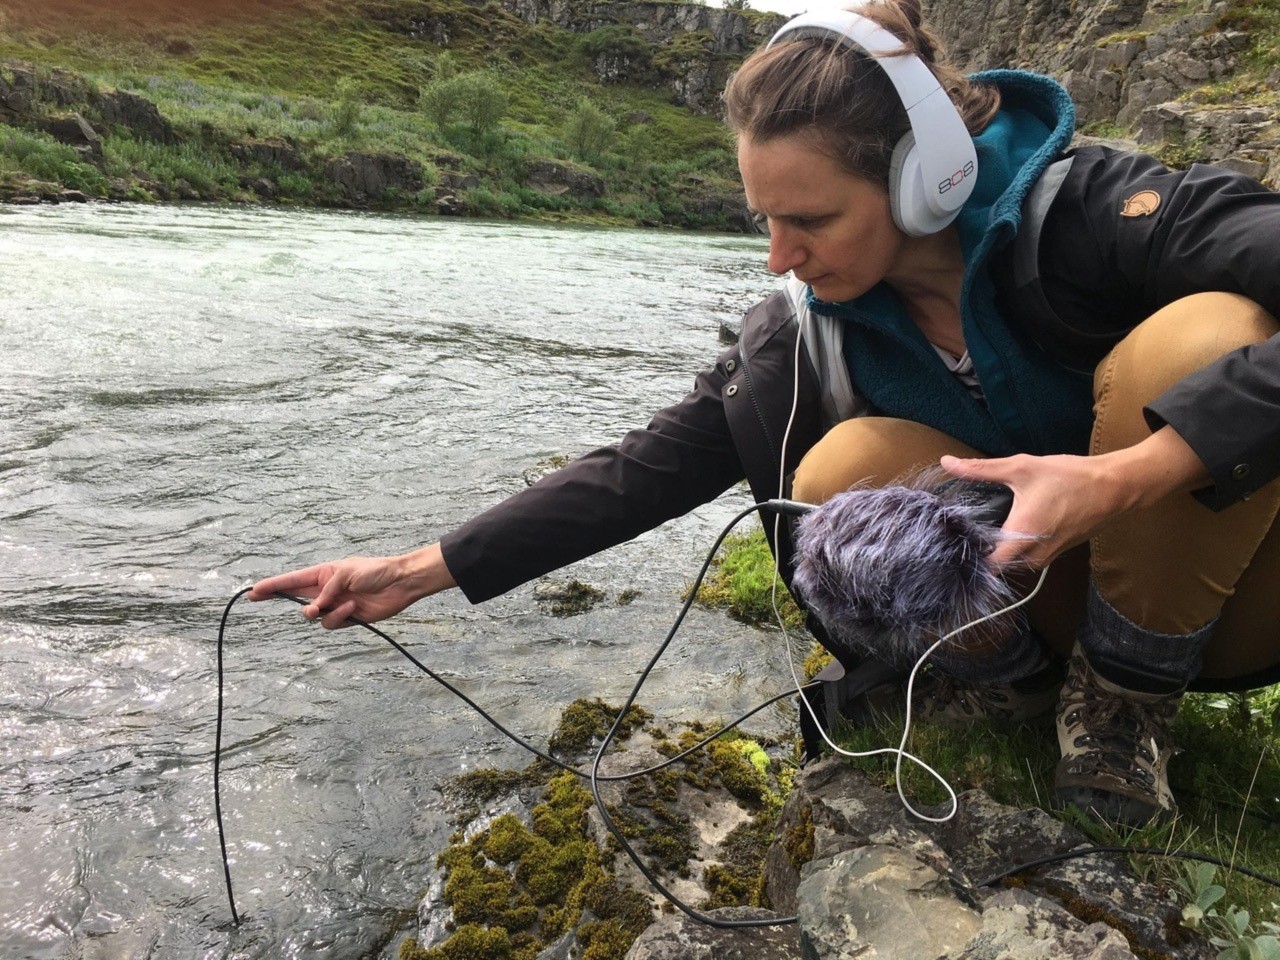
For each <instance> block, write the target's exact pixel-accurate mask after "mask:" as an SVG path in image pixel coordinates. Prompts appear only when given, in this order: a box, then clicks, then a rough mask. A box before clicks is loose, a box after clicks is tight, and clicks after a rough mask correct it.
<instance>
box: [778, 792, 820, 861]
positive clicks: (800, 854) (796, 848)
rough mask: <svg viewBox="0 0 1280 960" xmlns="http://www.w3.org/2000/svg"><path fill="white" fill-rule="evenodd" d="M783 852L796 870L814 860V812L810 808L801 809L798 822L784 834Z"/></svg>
mask: <svg viewBox="0 0 1280 960" xmlns="http://www.w3.org/2000/svg"><path fill="white" fill-rule="evenodd" d="M782 850H783V852H784V853H786V855H787V860H788V862H790V864H791V866H792V867H794V868H795V869H796V870H799V869H800V868H801V867H803V866H804V865H805V864H806V863H808V862H809V861H810V860H812V859H813V810H812V809H811V808H810V807H803V808H801V810H800V813H799V815H798V816H797V817H796V822H795V823H794V824H793V825H792V826H791V828H790V829H789V830H787V831H786V833H784V834H783V836H782Z"/></svg>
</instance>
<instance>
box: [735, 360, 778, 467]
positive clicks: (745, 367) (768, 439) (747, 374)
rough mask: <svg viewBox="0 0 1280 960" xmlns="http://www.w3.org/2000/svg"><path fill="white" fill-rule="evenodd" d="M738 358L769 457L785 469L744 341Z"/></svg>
mask: <svg viewBox="0 0 1280 960" xmlns="http://www.w3.org/2000/svg"><path fill="white" fill-rule="evenodd" d="M738 356H739V357H740V358H741V359H742V381H743V383H744V384H746V387H747V394H748V395H749V396H750V397H751V405H752V406H753V407H754V408H755V411H756V417H757V418H758V419H759V421H760V431H761V432H762V433H763V434H764V442H765V443H766V444H768V446H769V455H770V456H771V457H772V458H773V459H774V460H775V461H777V462H778V466H779V469H784V468H785V464H783V463H781V457H780V456H779V454H778V449H777V447H775V446H774V444H773V435H772V434H771V433H769V424H768V423H767V422H766V421H765V418H764V411H763V410H761V409H760V400H759V398H758V397H757V396H756V388H755V386H754V384H752V382H751V365H750V364H749V363H748V362H747V352H746V351H745V350H743V349H742V341H741V340H739V341H738Z"/></svg>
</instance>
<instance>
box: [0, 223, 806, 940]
mask: <svg viewBox="0 0 1280 960" xmlns="http://www.w3.org/2000/svg"><path fill="white" fill-rule="evenodd" d="M763 260H764V249H763V247H762V245H761V242H760V241H759V240H757V239H755V238H742V237H724V236H705V235H690V234H675V233H666V232H644V231H622V230H602V229H585V228H569V227H556V226H543V225H528V224H505V223H503V224H494V223H483V222H475V221H455V220H441V219H411V218H402V217H392V216H371V215H360V214H349V213H327V212H288V211H265V210H251V209H217V208H202V207H143V206H105V205H90V206H69V207H68V206H63V207H57V208H7V209H6V208H0V263H3V265H4V267H3V270H2V271H0V384H2V389H0V957H3V958H5V960H9V958H63V957H65V958H86V960H87V958H103V960H105V958H135V957H155V958H165V960H171V958H172V960H185V958H197V957H198V958H209V957H273V958H274V957H297V958H335V960H336V958H343V960H345V958H359V957H377V956H379V955H383V956H386V955H389V954H390V953H391V952H393V951H394V947H395V943H396V942H397V941H398V940H399V938H400V937H401V935H402V934H403V932H404V930H405V929H406V926H405V925H406V922H407V915H406V911H407V910H412V908H413V907H414V906H415V904H416V900H417V898H418V896H419V894H420V892H421V888H422V886H423V884H424V882H425V878H426V876H427V874H428V873H429V871H430V868H431V862H432V859H433V856H434V853H435V852H436V851H438V849H439V848H440V846H441V844H442V843H443V841H444V838H445V837H446V836H447V835H448V834H449V832H450V831H451V829H452V825H451V824H450V822H449V818H448V816H447V812H446V810H445V809H444V805H443V801H442V799H441V796H440V793H439V789H438V787H439V784H440V781H441V779H442V778H444V777H447V776H449V775H452V774H456V773H459V772H462V771H466V770H469V769H473V768H475V767H477V766H486V765H499V766H516V765H522V764H523V763H524V762H525V758H524V757H523V756H522V755H521V753H520V751H519V750H518V749H517V748H515V747H512V746H510V745H509V744H507V743H506V742H505V741H504V740H502V739H501V738H500V737H499V736H498V735H497V734H495V733H494V732H493V731H492V730H491V729H490V728H488V727H487V726H485V725H484V724H483V722H482V721H480V720H479V719H478V718H477V717H475V716H474V715H473V714H471V713H470V712H469V711H468V710H467V708H466V707H465V706H463V705H462V704H461V703H459V702H457V701H456V700H454V699H453V698H452V697H451V695H449V694H448V693H447V692H446V691H444V690H443V689H440V688H438V687H437V686H435V685H434V684H433V683H431V682H430V681H429V680H427V679H426V678H425V677H422V676H421V675H420V674H418V673H416V672H415V671H414V670H413V669H412V667H411V666H410V665H408V664H407V663H406V662H405V661H403V660H402V659H401V658H400V657H399V655H398V654H396V653H395V652H394V651H393V650H391V649H390V648H389V647H387V646H386V645H385V644H383V643H382V642H381V641H379V640H377V639H376V638H373V637H371V636H370V635H368V634H366V633H363V632H359V633H357V632H355V631H338V632H325V631H323V630H320V629H319V628H317V627H315V626H313V625H309V624H306V623H305V622H303V621H302V620H301V619H300V617H299V616H298V613H297V609H296V608H295V607H294V606H293V605H292V604H289V603H287V602H285V601H278V602H269V603H263V604H254V605H250V604H242V605H239V606H237V607H236V608H235V610H234V611H233V613H232V617H231V627H230V631H231V632H230V636H229V638H228V648H227V652H226V661H227V709H228V714H227V721H226V722H227V727H226V743H227V747H228V749H227V752H226V754H225V757H224V764H223V809H224V814H225V816H226V823H227V830H228V843H229V848H230V854H231V858H232V871H233V877H234V879H235V881H236V885H237V889H236V892H237V905H238V907H239V909H240V911H241V914H242V918H243V921H244V922H243V925H242V926H241V927H240V928H239V929H234V928H232V927H231V925H230V914H229V911H228V908H227V903H226V895H225V891H224V887H223V884H222V864H221V860H220V857H219V854H218V842H217V834H216V831H215V823H214V819H213V798H212V767H211V764H212V756H213V750H212V745H213V736H214V709H215V689H216V688H215V681H216V674H215V669H214V668H215V636H216V627H217V620H218V616H219V615H220V613H221V609H222V607H223V605H224V604H225V603H226V601H227V600H228V599H229V597H230V596H231V595H232V594H233V593H234V592H235V591H236V590H237V589H238V588H240V587H242V586H245V585H247V584H248V583H251V582H253V581H254V580H256V579H258V578H259V577H262V576H265V575H267V574H270V573H275V572H279V571H282V570H285V569H289V568H292V567H294V566H298V565H302V564H307V563H311V562H315V561H318V560H321V559H327V558H332V557H334V556H339V555H345V554H349V553H390V552H400V551H403V550H406V549H409V548H411V547H415V546H418V545H421V544H423V543H426V542H429V541H430V540H432V539H434V538H436V537H437V536H439V535H440V534H441V533H443V532H444V531H446V530H448V529H450V528H451V527H452V526H454V525H456V524H457V523H458V522H460V521H461V520H463V519H465V518H466V517H467V516H469V515H470V514H471V513H473V512H474V511H475V510H477V509H478V508H480V507H482V506H484V505H487V504H489V503H492V502H495V501H497V500H498V499H500V498H502V497H503V496H504V495H507V494H509V493H512V492H514V491H516V490H518V489H520V488H521V487H522V486H523V485H524V482H525V481H524V479H523V475H524V473H525V472H526V471H527V470H529V469H530V468H532V467H534V466H535V465H536V464H537V463H538V461H540V460H542V459H544V458H547V457H549V456H551V455H555V454H576V453H579V452H582V451H585V450H587V449H590V448H592V447H594V446H596V445H599V444H602V443H609V442H613V441H614V440H616V439H617V438H618V437H619V436H621V434H622V433H623V432H624V431H625V430H626V429H627V428H629V427H632V426H635V425H639V424H642V423H644V422H646V421H647V417H648V414H649V413H650V412H651V411H653V410H655V409H657V408H658V407H660V406H663V405H665V404H667V403H669V402H673V401H675V400H677V399H678V398H679V397H680V396H682V395H683V394H684V392H685V391H686V390H687V389H688V387H689V386H690V385H691V383H692V380H693V377H694V375H695V374H696V373H697V371H698V370H699V369H701V368H702V367H704V366H705V365H707V364H708V363H710V362H711V360H712V358H713V357H714V356H715V354H716V353H717V352H718V351H719V350H720V349H721V348H720V347H719V346H718V344H717V340H716V333H717V324H718V321H719V320H721V319H731V318H736V317H737V316H738V315H740V313H741V311H742V309H743V308H744V307H746V306H747V305H749V304H750V303H751V302H752V301H753V300H755V299H756V298H758V297H759V296H760V295H761V294H762V293H765V292H768V291H769V290H771V289H772V288H773V287H774V280H773V278H772V277H771V276H770V275H769V274H768V273H767V271H766V270H765V269H764V265H763ZM747 502H748V499H747V494H746V493H745V491H744V490H743V489H741V488H739V489H735V490H734V491H731V492H729V493H728V494H726V495H725V496H724V497H722V498H721V499H720V500H718V501H716V502H715V503H713V504H709V505H707V506H706V507H704V508H701V509H699V510H698V511H696V512H695V513H694V514H691V515H690V516H688V517H686V518H683V519H682V520H680V521H677V522H675V523H672V524H669V525H667V526H666V527H664V528H662V529H661V530H659V531H655V532H653V533H651V534H648V535H646V536H644V537H642V538H640V539H639V540H637V541H635V542H633V543H630V544H627V545H624V546H622V547H620V548H617V549H615V550H613V551H610V552H608V553H606V554H602V555H600V556H598V557H595V558H591V559H589V560H587V561H584V562H582V563H581V564H578V565H576V566H575V567H574V568H571V569H570V571H568V572H569V573H570V574H572V575H575V576H577V577H579V578H581V579H583V580H586V581H588V582H591V583H593V584H595V585H597V586H599V587H600V588H601V589H603V590H605V591H606V592H607V593H608V595H609V598H610V600H612V599H613V598H615V597H616V596H617V595H618V594H619V593H620V592H621V591H623V590H624V589H628V588H633V589H637V590H639V591H640V596H639V598H638V599H637V600H636V601H635V602H634V603H632V604H630V605H627V606H619V605H617V604H614V603H611V602H608V601H606V602H605V603H604V604H602V605H601V606H599V607H597V608H596V609H595V610H593V611H592V612H589V613H587V614H584V615H581V616H577V617H573V618H568V619H556V618H552V617H550V616H549V615H547V613H546V612H544V611H543V610H542V609H540V607H539V605H538V604H537V603H535V601H534V600H533V597H532V588H531V586H525V587H523V588H520V589H518V590H516V591H514V592H513V593H512V594H510V595H508V596H506V597H503V598H500V599H498V600H496V601H493V602H491V603H488V604H484V605H481V606H478V607H472V606H470V605H469V604H467V603H466V601H465V599H464V598H462V597H460V596H458V595H457V593H456V591H455V592H454V593H453V594H452V595H449V596H446V597H441V598H432V599H430V600H427V601H424V602H423V603H420V604H418V605H417V606H416V607H414V608H412V609H411V610H409V611H408V612H406V614H404V615H403V616H401V617H399V618H397V619H395V620H393V621H391V626H390V629H391V631H392V632H393V633H394V635H396V636H397V637H398V638H399V639H401V640H402V641H403V642H405V643H406V644H407V645H408V646H409V647H410V648H411V649H412V650H413V651H414V652H415V653H416V654H417V655H418V656H419V657H421V658H422V659H424V660H425V661H426V662H427V663H428V664H429V665H430V666H432V667H433V668H435V669H437V670H439V671H440V672H442V673H443V674H444V675H446V676H447V677H449V678H450V679H451V680H454V681H456V682H457V683H458V684H459V685H460V686H461V687H462V688H463V689H464V690H466V691H467V693H468V694H470V695H471V696H473V697H475V698H476V699H477V700H479V701H480V702H481V703H482V704H484V705H486V706H487V707H490V708H491V709H492V710H493V711H494V712H495V713H496V714H497V715H498V716H499V717H500V718H501V719H502V720H503V721H505V722H507V723H508V724H509V725H510V726H512V727H513V728H514V729H516V730H518V731H520V732H522V733H524V734H526V735H528V736H529V737H531V738H532V739H533V740H534V741H535V742H545V738H546V736H547V735H548V734H549V733H550V731H551V730H552V729H553V726H554V722H555V719H556V716H557V715H558V713H559V710H560V709H561V707H562V706H563V705H564V704H566V703H567V702H569V701H570V700H572V699H574V698H575V697H579V696H604V697H606V698H609V699H611V700H613V701H614V702H617V701H618V700H620V699H621V697H622V696H624V695H625V692H626V691H627V689H629V686H630V684H631V683H632V681H633V679H634V676H635V674H636V673H637V671H638V669H639V667H640V666H641V665H642V663H643V661H644V660H645V659H646V658H647V657H648V655H649V653H650V652H651V651H652V650H653V649H654V647H655V646H656V645H657V643H658V642H659V641H660V639H661V637H662V635H663V633H664V631H665V629H666V627H667V625H668V623H669V622H670V619H671V617H672V616H673V615H674V613H675V611H676V608H677V604H678V599H679V594H680V592H681V591H682V589H683V588H684V586H685V584H686V583H687V582H688V581H689V580H690V579H691V578H692V576H693V574H694V573H695V572H696V569H697V565H698V563H699V562H700V559H701V556H702V553H703V551H704V550H705V549H706V548H707V547H708V546H709V545H710V543H711V541H712V539H713V538H714V535H715V533H716V532H717V531H718V530H719V528H720V526H721V525H722V523H723V522H724V521H725V520H727V519H728V517H729V516H731V515H732V513H733V512H735V511H736V510H737V509H738V508H739V507H740V506H742V505H744V504H745V503H747ZM780 655H781V652H780V645H779V643H778V642H777V637H776V635H775V634H773V633H770V632H768V631H762V630H753V629H748V628H745V627H743V626H742V625H740V624H737V623H735V622H733V621H731V620H729V619H728V618H726V617H724V616H723V615H721V614H719V613H714V612H706V611H695V612H694V614H693V616H692V617H691V618H690V622H689V625H688V626H687V628H686V629H685V631H684V633H683V634H682V635H681V637H680V638H679V639H678V640H677V642H676V644H675V645H674V647H673V650H672V652H671V653H670V654H669V656H668V657H667V659H666V661H665V662H664V663H663V664H662V665H660V667H659V669H658V670H657V671H655V674H654V676H653V679H652V681H651V686H650V688H648V689H647V690H646V692H645V694H644V695H643V697H642V701H641V702H642V703H644V704H646V705H648V706H649V707H650V708H651V709H653V710H655V712H657V713H658V714H659V715H660V716H663V717H666V718H669V719H673V720H679V719H691V718H693V717H695V716H702V717H709V716H721V717H728V716H731V715H733V714H734V713H735V712H737V711H740V710H745V709H746V708H748V707H750V706H751V705H753V704H754V703H755V702H757V701H758V700H759V699H763V698H764V697H766V696H768V695H770V694H772V693H775V692H777V691H779V690H781V689H783V687H784V684H785V683H786V681H785V680H784V677H783V674H784V672H785V668H784V667H782V666H781V665H780V661H779V657H780ZM787 715H789V711H787V710H784V709H783V708H778V709H777V710H775V712H774V713H773V714H772V715H766V717H765V719H763V720H762V721H760V723H758V724H757V725H756V728H757V729H760V728H761V725H763V726H765V727H768V726H770V725H772V726H773V728H775V729H777V728H780V727H781V726H782V725H783V723H784V722H785V720H784V718H785V717H786V716H787Z"/></svg>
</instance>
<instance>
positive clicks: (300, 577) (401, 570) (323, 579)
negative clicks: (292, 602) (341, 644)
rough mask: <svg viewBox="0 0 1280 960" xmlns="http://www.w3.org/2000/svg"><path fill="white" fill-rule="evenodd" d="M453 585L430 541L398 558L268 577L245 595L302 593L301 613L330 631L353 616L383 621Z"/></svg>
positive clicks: (253, 597) (362, 560) (329, 565)
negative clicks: (306, 599)
mask: <svg viewBox="0 0 1280 960" xmlns="http://www.w3.org/2000/svg"><path fill="white" fill-rule="evenodd" d="M454 586H457V584H456V582H455V581H454V579H453V576H452V574H450V573H449V568H448V567H447V566H446V565H445V562H444V556H443V555H442V554H441V552H440V545H439V544H438V543H436V544H432V545H431V546H429V547H423V548H422V549H421V550H415V551H414V552H413V553H406V554H403V555H402V556H398V557H348V558H346V559H345V560H337V561H334V562H332V563H319V564H316V565H315V566H314V567H306V568H305V569H302V570H294V571H293V572H291V573H282V574H279V575H278V576H274V577H268V578H267V579H265V580H261V581H259V582H258V583H256V584H254V586H253V589H252V590H250V591H249V599H250V600H266V599H269V598H270V597H272V596H275V595H276V594H277V593H288V594H292V595H294V596H300V597H307V598H308V599H310V600H311V601H312V602H311V603H309V604H307V605H306V606H305V607H303V608H302V615H303V616H304V617H306V618H307V619H308V620H317V619H318V620H319V621H320V623H321V625H322V626H323V627H325V628H326V629H329V630H333V629H335V628H337V627H349V626H351V622H350V621H351V618H353V617H355V618H358V619H360V620H363V621H365V622H366V623H373V622H375V621H377V620H385V619H386V618H387V617H392V616H395V615H396V614H397V613H399V612H400V611H401V610H404V609H405V608H406V607H408V606H409V605H410V604H413V603H416V602H417V601H419V600H421V599H422V598H423V597H427V596H430V595H431V594H433V593H439V592H440V591H441V590H446V589H448V588H449V587H454Z"/></svg>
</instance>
